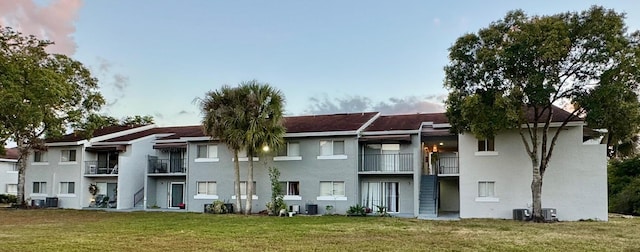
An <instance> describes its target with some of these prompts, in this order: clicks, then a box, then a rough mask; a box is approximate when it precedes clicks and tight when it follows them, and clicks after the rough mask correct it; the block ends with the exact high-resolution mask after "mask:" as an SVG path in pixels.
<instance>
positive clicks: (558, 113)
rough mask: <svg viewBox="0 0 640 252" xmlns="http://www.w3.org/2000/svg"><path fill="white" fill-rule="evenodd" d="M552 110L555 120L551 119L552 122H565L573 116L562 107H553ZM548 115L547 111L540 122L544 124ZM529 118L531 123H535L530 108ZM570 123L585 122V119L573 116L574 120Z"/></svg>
mask: <svg viewBox="0 0 640 252" xmlns="http://www.w3.org/2000/svg"><path fill="white" fill-rule="evenodd" d="M551 109H553V118H551V121H552V122H564V120H565V119H567V118H569V117H570V116H571V113H570V112H569V111H566V110H564V109H562V108H560V107H556V106H551ZM548 115H549V111H548V110H547V111H545V113H543V114H542V116H541V117H540V119H541V120H539V121H538V122H544V120H545V119H546V118H547V116H548ZM527 118H528V119H529V122H533V119H534V118H533V109H532V108H530V109H529V110H528V111H527ZM569 121H570V122H578V121H583V119H582V118H580V117H577V116H573V118H571V119H570V120H569Z"/></svg>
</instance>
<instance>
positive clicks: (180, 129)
mask: <svg viewBox="0 0 640 252" xmlns="http://www.w3.org/2000/svg"><path fill="white" fill-rule="evenodd" d="M194 127H197V128H199V129H200V126H176V127H158V128H153V129H148V130H143V131H139V132H135V133H131V134H128V135H124V136H119V137H114V138H110V139H107V140H104V141H100V143H115V142H129V141H132V140H135V139H139V138H143V137H147V136H151V135H155V134H174V135H176V134H185V133H190V132H191V131H192V130H193V128H194ZM200 134H201V135H202V130H200Z"/></svg>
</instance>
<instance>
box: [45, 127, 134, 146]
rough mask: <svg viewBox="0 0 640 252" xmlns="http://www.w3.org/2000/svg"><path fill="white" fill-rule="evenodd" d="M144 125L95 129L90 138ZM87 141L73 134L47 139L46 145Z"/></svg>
mask: <svg viewBox="0 0 640 252" xmlns="http://www.w3.org/2000/svg"><path fill="white" fill-rule="evenodd" d="M142 126H145V125H136V126H107V127H104V128H101V129H97V130H95V131H93V135H92V137H99V136H104V135H108V134H113V133H117V132H120V131H124V130H129V129H135V128H138V127H142ZM85 139H87V138H86V137H85V136H84V134H83V133H82V132H74V133H71V134H67V135H64V136H62V137H60V138H51V139H47V140H46V142H47V143H55V142H77V141H81V140H85Z"/></svg>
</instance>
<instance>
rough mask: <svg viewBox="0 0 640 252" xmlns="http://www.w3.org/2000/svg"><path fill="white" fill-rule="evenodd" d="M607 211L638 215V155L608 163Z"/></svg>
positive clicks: (639, 193) (639, 181)
mask: <svg viewBox="0 0 640 252" xmlns="http://www.w3.org/2000/svg"><path fill="white" fill-rule="evenodd" d="M608 173H609V176H608V177H609V183H608V187H609V211H610V212H614V213H621V214H633V215H640V156H637V157H634V158H630V159H626V160H622V161H620V160H613V161H611V162H610V163H609V167H608Z"/></svg>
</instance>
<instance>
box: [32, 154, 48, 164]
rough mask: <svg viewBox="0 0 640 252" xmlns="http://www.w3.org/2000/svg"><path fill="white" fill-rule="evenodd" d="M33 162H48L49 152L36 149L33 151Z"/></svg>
mask: <svg viewBox="0 0 640 252" xmlns="http://www.w3.org/2000/svg"><path fill="white" fill-rule="evenodd" d="M33 162H36V163H40V162H47V152H46V151H35V152H34V153H33Z"/></svg>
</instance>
